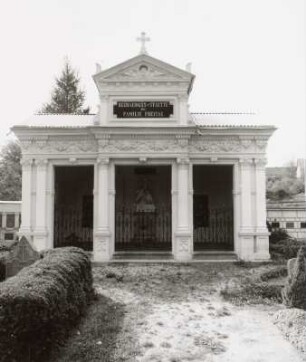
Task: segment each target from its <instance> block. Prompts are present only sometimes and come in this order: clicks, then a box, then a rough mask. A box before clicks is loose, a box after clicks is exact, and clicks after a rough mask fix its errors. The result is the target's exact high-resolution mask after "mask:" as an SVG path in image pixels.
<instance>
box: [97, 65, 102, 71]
mask: <svg viewBox="0 0 306 362" xmlns="http://www.w3.org/2000/svg"><path fill="white" fill-rule="evenodd" d="M101 70H102V67H101V64H100V63H96V73H100V72H101Z"/></svg>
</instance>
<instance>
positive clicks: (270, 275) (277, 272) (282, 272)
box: [260, 265, 288, 282]
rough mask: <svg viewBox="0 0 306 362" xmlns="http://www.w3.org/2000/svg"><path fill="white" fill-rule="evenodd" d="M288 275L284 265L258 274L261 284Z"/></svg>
mask: <svg viewBox="0 0 306 362" xmlns="http://www.w3.org/2000/svg"><path fill="white" fill-rule="evenodd" d="M287 274H288V271H287V267H286V265H279V266H277V267H275V268H274V269H271V270H268V271H266V272H264V273H262V274H260V279H261V280H262V281H263V282H266V281H268V280H270V279H274V278H279V277H286V276H287Z"/></svg>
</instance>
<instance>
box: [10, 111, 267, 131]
mask: <svg viewBox="0 0 306 362" xmlns="http://www.w3.org/2000/svg"><path fill="white" fill-rule="evenodd" d="M96 117H97V115H96V114H45V113H41V114H35V115H33V116H31V117H29V118H28V119H27V120H25V122H23V123H21V124H18V125H16V126H28V127H43V128H77V127H81V128H83V127H90V126H94V125H96V123H95V120H96ZM191 120H192V122H193V123H194V124H195V125H196V126H199V127H218V128H220V127H249V128H256V127H261V128H262V127H266V128H271V127H273V126H270V125H265V124H264V122H262V121H261V120H259V118H258V117H257V115H256V114H254V113H226V112H219V113H218V112H216V113H191ZM273 128H274V127H273Z"/></svg>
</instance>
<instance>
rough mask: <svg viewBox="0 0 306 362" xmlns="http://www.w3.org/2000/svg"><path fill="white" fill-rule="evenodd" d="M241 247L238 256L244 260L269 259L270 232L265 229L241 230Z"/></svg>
mask: <svg viewBox="0 0 306 362" xmlns="http://www.w3.org/2000/svg"><path fill="white" fill-rule="evenodd" d="M239 238H240V248H239V253H238V257H239V259H241V260H244V261H255V262H259V261H269V260H270V253H269V233H268V232H267V231H265V230H260V231H259V232H257V231H256V232H255V231H253V232H250V231H245V230H243V231H241V232H240V233H239Z"/></svg>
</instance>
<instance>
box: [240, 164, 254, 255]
mask: <svg viewBox="0 0 306 362" xmlns="http://www.w3.org/2000/svg"><path fill="white" fill-rule="evenodd" d="M251 168H252V160H251V159H242V160H240V190H241V204H240V215H241V219H240V231H239V239H240V250H239V254H238V256H239V257H240V258H241V259H243V260H252V259H253V256H254V245H255V239H254V231H255V230H254V227H253V223H252V207H253V206H254V205H252V194H251V182H252V180H251V175H252V169H251Z"/></svg>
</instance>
